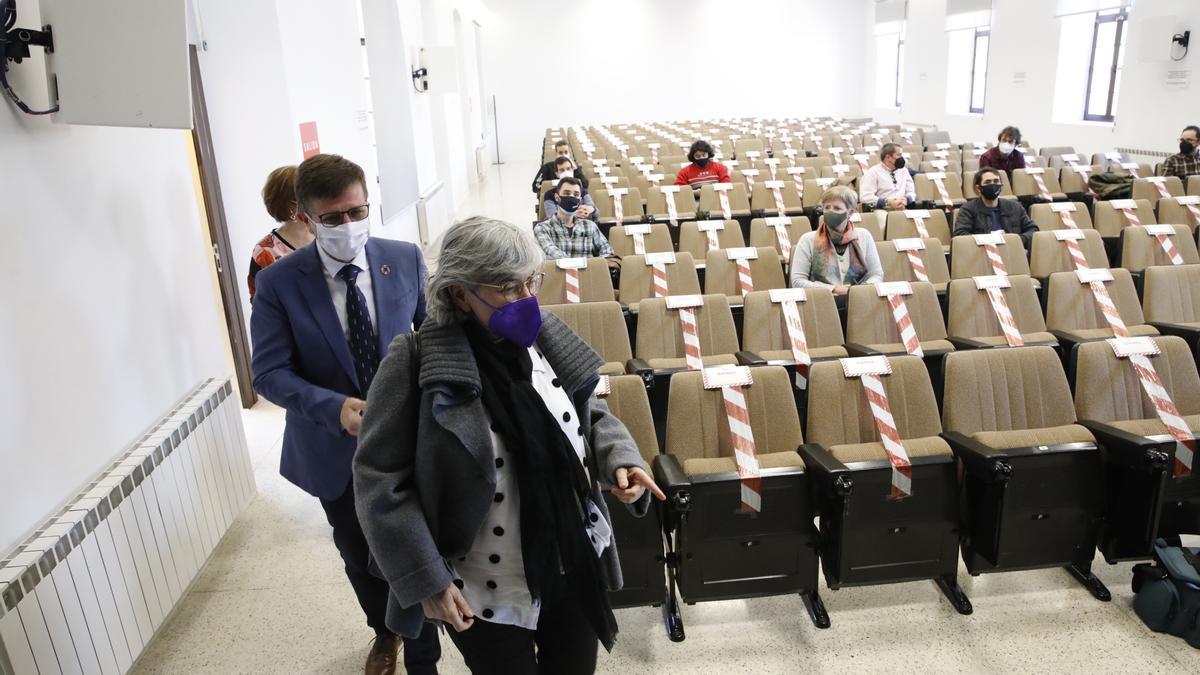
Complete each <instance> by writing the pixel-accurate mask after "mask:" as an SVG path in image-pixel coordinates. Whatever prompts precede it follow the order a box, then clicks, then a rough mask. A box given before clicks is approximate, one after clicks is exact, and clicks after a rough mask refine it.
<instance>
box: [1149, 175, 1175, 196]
mask: <svg viewBox="0 0 1200 675" xmlns="http://www.w3.org/2000/svg"><path fill="white" fill-rule="evenodd" d="M1146 180H1147V181H1148V182H1149V183H1150V184H1151V185H1153V186H1154V187H1155V188H1157V189H1158V195H1159V196H1160V197H1162V198H1163V199H1170V198H1171V192H1170V191H1169V190H1167V179H1166V178H1164V177H1163V176H1149V177H1147V178H1146Z"/></svg>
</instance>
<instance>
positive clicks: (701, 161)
mask: <svg viewBox="0 0 1200 675" xmlns="http://www.w3.org/2000/svg"><path fill="white" fill-rule="evenodd" d="M692 163H693V164H695V165H696V166H698V167H700V168H701V169H703V168H704V167H706V166H708V158H707V157H705V158H704V159H693V160H692Z"/></svg>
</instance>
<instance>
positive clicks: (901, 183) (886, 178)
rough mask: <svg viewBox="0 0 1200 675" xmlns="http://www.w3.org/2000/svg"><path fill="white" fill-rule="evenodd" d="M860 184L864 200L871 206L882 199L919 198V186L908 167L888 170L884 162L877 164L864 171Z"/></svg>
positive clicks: (906, 199) (907, 199)
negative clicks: (917, 186) (914, 181)
mask: <svg viewBox="0 0 1200 675" xmlns="http://www.w3.org/2000/svg"><path fill="white" fill-rule="evenodd" d="M859 185H860V189H859V195H860V198H861V199H862V202H863V203H864V204H870V205H871V206H875V205H876V204H877V203H879V200H880V199H891V198H892V197H904V199H905V201H913V200H915V199H916V198H917V188H916V185H915V184H914V183H913V178H912V174H910V173H909V172H908V169H897V170H896V171H888V170H887V167H885V166H884V165H883V164H876V165H875V166H873V167H871V168H869V169H867V170H866V171H865V172H864V173H863V175H862V178H861V179H859Z"/></svg>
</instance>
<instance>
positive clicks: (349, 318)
mask: <svg viewBox="0 0 1200 675" xmlns="http://www.w3.org/2000/svg"><path fill="white" fill-rule="evenodd" d="M359 272H360V270H359V269H358V267H356V266H354V265H346V266H345V267H343V268H342V269H341V270H340V271H338V278H339V279H341V280H342V281H344V282H346V325H347V326H348V327H349V328H350V337H349V338H348V339H347V343H348V344H349V346H350V357H351V359H352V360H353V361H354V372H355V373H357V374H358V384H359V388H360V389H361V391H362V393H363V395H364V396H365V395H366V393H367V390H368V389H370V388H371V380H372V379H373V378H374V377H375V371H376V369H378V368H379V343H378V342H377V341H376V340H375V329H374V328H372V327H371V314H370V313H369V312H368V311H367V298H366V297H365V296H363V293H362V291H360V290H358V286H357V285H356V283H355V282H356V281H357V280H358V274H359Z"/></svg>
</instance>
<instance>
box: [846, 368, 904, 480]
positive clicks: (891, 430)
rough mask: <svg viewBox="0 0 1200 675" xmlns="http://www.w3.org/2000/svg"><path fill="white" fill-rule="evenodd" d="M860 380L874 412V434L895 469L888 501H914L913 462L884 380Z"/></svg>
mask: <svg viewBox="0 0 1200 675" xmlns="http://www.w3.org/2000/svg"><path fill="white" fill-rule="evenodd" d="M859 379H860V380H861V381H862V385H863V395H864V396H866V398H867V404H868V406H869V407H870V408H871V417H872V418H873V419H874V420H875V430H876V431H878V432H879V440H880V441H881V442H882V443H883V451H884V453H885V454H887V458H888V462H889V463H891V465H892V486H891V490H890V492H889V493H888V499H904V498H906V497H911V496H912V461H911V460H909V458H908V452H907V451H906V450H905V449H904V442H903V441H901V440H900V432H899V431H898V430H897V429H896V419H895V418H894V417H893V416H892V408H891V405H889V404H888V397H887V391H886V390H885V389H884V388H883V380H882V379H880V377H879V375H878V374H876V373H863V374H862V375H860V376H859Z"/></svg>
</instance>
